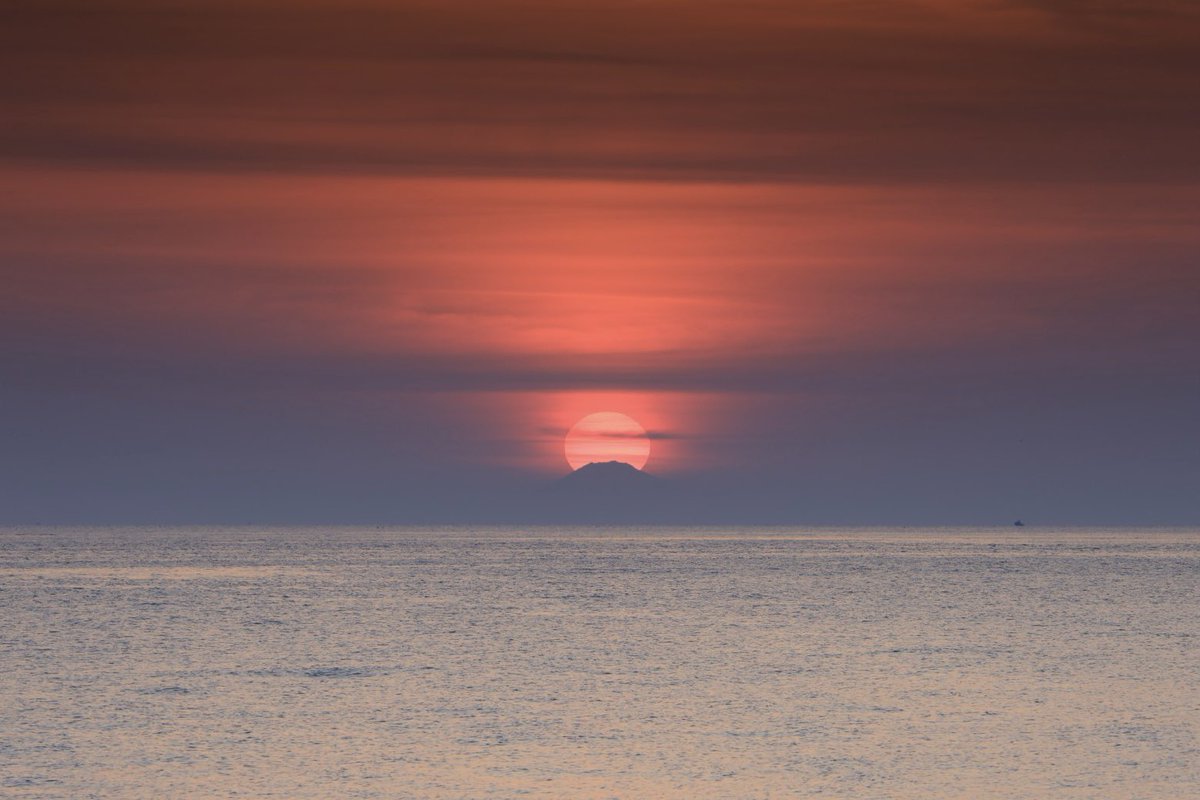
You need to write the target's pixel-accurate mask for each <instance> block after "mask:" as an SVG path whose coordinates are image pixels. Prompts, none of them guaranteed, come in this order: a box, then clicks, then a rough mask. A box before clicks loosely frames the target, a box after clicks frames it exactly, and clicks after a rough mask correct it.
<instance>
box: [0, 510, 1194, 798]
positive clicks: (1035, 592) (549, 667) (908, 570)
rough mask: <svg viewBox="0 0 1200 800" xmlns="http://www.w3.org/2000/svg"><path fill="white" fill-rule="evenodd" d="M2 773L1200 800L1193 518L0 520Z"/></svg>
mask: <svg viewBox="0 0 1200 800" xmlns="http://www.w3.org/2000/svg"><path fill="white" fill-rule="evenodd" d="M0 609H2V612H3V628H2V630H0V796H3V797H5V798H14V799H15V798H72V800H76V799H79V798H210V797H211V798H227V797H228V798H232V797H238V798H420V799H421V800H426V799H429V800H435V799H440V798H732V799H736V800H750V799H753V798H792V797H797V798H800V797H831V798H960V797H961V798H1171V799H1172V800H1176V799H1178V798H1188V797H1200V531H1193V530H1173V531H1135V530H1102V531H1086V530H1037V529H1030V528H1026V529H1023V530H895V531H860V530H853V531H852V530H824V531H783V530H763V529H725V530H716V529H714V530H667V529H652V530H637V529H620V530H607V531H606V530H596V529H577V530H556V529H524V530H523V529H516V528H508V529H486V530H467V529H440V530H431V529H430V530H411V529H401V530H365V529H248V528H243V529H167V530H161V529H159V530H156V529H120V530H118V529H91V530H83V529H71V530H65V529H50V528H24V529H7V530H2V531H0Z"/></svg>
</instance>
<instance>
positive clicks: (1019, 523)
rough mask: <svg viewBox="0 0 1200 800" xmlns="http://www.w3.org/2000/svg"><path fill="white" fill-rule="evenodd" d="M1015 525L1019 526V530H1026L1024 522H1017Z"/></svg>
mask: <svg viewBox="0 0 1200 800" xmlns="http://www.w3.org/2000/svg"><path fill="white" fill-rule="evenodd" d="M1013 525H1015V526H1017V527H1018V528H1024V527H1025V523H1024V522H1021V520H1017V521H1016V522H1014V523H1013Z"/></svg>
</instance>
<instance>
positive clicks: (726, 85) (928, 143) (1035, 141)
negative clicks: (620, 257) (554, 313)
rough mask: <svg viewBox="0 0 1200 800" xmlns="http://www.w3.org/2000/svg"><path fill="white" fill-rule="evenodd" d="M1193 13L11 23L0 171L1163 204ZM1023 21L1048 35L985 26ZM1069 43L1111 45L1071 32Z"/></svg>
mask: <svg viewBox="0 0 1200 800" xmlns="http://www.w3.org/2000/svg"><path fill="white" fill-rule="evenodd" d="M1189 7H1190V6H1189V5H1188V4H1184V3H1182V2H1180V3H1169V2H1158V3H1153V4H1151V5H1149V6H1147V5H1146V4H1142V3H1138V4H1136V5H1134V4H1132V3H1119V2H1109V3H1101V4H1094V3H1086V4H1085V3H1075V2H1066V1H1065V0H1060V1H1059V2H1042V3H1033V4H1021V3H1009V4H998V5H989V6H984V5H978V4H966V5H962V4H956V5H955V6H954V7H953V10H949V9H950V6H949V4H948V5H947V7H942V6H941V5H939V4H924V3H916V2H913V3H906V2H897V3H889V4H878V3H864V4H858V5H856V4H829V3H813V4H796V3H775V2H771V3H761V4H754V5H753V6H751V7H746V6H745V5H744V4H743V5H738V6H736V7H734V6H731V5H728V4H723V3H695V4H689V6H688V9H687V13H686V14H681V13H680V8H679V6H678V5H677V4H676V3H673V2H668V0H658V1H657V2H650V3H628V4H624V3H620V4H615V5H611V4H603V5H601V4H597V5H595V6H592V5H589V4H562V3H548V2H515V1H513V0H504V1H503V2H498V3H476V4H453V6H451V7H448V6H446V5H445V4H433V3H423V2H405V3H399V4H373V3H371V4H363V5H359V6H351V7H350V8H349V9H347V8H346V7H344V6H343V5H341V4H337V5H334V4H332V3H320V2H314V3H307V4H300V5H296V4H291V3H289V4H281V3H268V2H262V3H253V4H248V5H245V6H242V5H240V4H216V5H209V4H204V5H201V4H171V5H170V6H164V5H163V4H160V3H108V4H105V3H86V4H76V3H55V4H28V5H25V6H22V7H21V8H19V9H18V11H17V12H15V13H14V14H11V15H10V16H9V17H8V18H7V20H6V22H7V24H6V26H5V27H4V30H3V31H0V51H2V52H3V53H4V56H3V58H4V67H5V69H4V70H3V71H2V72H0V89H2V90H3V91H4V93H5V96H6V98H8V102H9V103H10V104H11V107H10V112H9V114H8V118H9V119H8V122H9V124H7V125H6V126H5V129H4V131H3V132H2V133H0V152H3V153H4V154H5V156H6V157H7V158H9V159H19V160H24V161H33V162H38V163H54V164H63V165H80V166H85V165H93V166H95V165H107V166H120V167H126V168H133V167H137V168H143V169H162V170H198V171H210V170H225V171H233V172H269V173H307V174H390V175H442V176H445V175H455V176H464V175H472V176H543V177H546V176H549V177H559V178H575V177H584V176H586V177H601V178H609V179H622V180H624V179H653V180H669V181H714V180H725V181H758V182H784V183H788V182H812V181H816V182H823V183H863V182H906V183H929V182H933V183H948V182H987V181H1021V180H1040V181H1076V182H1081V181H1085V182H1106V181H1150V182H1160V183H1173V184H1179V183H1186V182H1193V181H1196V180H1198V179H1200V165H1197V163H1196V159H1194V158H1192V157H1191V156H1192V147H1193V142H1194V141H1195V139H1196V137H1197V131H1198V129H1200V109H1198V108H1197V106H1196V104H1195V103H1192V102H1190V98H1191V94H1192V86H1191V82H1190V77H1189V76H1190V75H1192V74H1194V73H1195V72H1196V71H1197V70H1200V52H1198V51H1197V49H1196V48H1195V47H1194V41H1195V38H1196V34H1197V32H1198V29H1200V25H1198V24H1197V16H1196V14H1195V13H1193V12H1190V11H1188V10H1187V9H1188V8H1189ZM1022 8H1023V9H1025V10H1029V9H1030V8H1035V9H1041V10H1043V11H1047V12H1052V20H1059V21H1057V22H1053V21H1051V22H1048V21H1047V20H1045V19H1041V20H1039V19H1035V18H1032V17H1030V16H1029V15H1024V16H1022V15H1020V14H1017V15H1013V14H1011V13H1008V12H1012V11H1013V10H1014V9H1017V10H1020V9H1022ZM1147 9H1149V10H1150V11H1147ZM868 10H869V11H870V14H867V13H865V12H866V11H868ZM1083 18H1086V19H1103V20H1107V21H1108V23H1111V24H1108V25H1107V27H1101V28H1099V29H1089V30H1088V32H1087V33H1086V35H1082V34H1081V32H1080V30H1078V29H1077V27H1073V25H1072V21H1073V20H1077V19H1083ZM1130 26H1132V27H1130ZM1127 28H1128V29H1127ZM1130 34H1136V35H1130Z"/></svg>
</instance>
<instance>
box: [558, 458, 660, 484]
mask: <svg viewBox="0 0 1200 800" xmlns="http://www.w3.org/2000/svg"><path fill="white" fill-rule="evenodd" d="M657 480H658V479H657V478H655V477H654V476H653V475H651V474H650V473H648V472H642V471H641V470H640V469H638V468H637V467H635V466H632V465H630V464H626V463H625V462H624V461H593V462H591V463H590V464H584V465H583V466H582V467H580V468H579V469H577V470H575V471H574V472H571V473H569V474H567V475H564V476H563V477H561V478H559V479H558V481H557V484H558V485H559V486H572V487H576V486H577V487H580V488H583V487H594V488H597V489H623V488H627V487H645V486H649V485H651V484H653V483H655V482H656V481H657Z"/></svg>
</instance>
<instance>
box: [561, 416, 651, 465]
mask: <svg viewBox="0 0 1200 800" xmlns="http://www.w3.org/2000/svg"><path fill="white" fill-rule="evenodd" d="M563 450H564V452H565V454H566V456H567V463H568V464H570V465H571V469H579V468H580V467H583V466H587V465H588V464H591V463H593V462H604V461H621V462H623V463H625V464H628V465H630V466H631V467H635V468H637V469H641V468H642V467H644V466H646V461H647V460H649V458H650V437H649V436H647V435H646V429H645V428H643V427H642V426H641V425H639V424H638V423H637V421H636V420H635V419H633V418H632V417H628V416H626V415H625V414H621V413H618V412H616V411H600V412H597V413H595V414H588V415H587V416H586V417H584V418H583V419H581V420H579V422H576V423H575V426H574V427H573V428H571V430H570V431H568V432H567V438H566V439H565V440H564V442H563Z"/></svg>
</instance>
